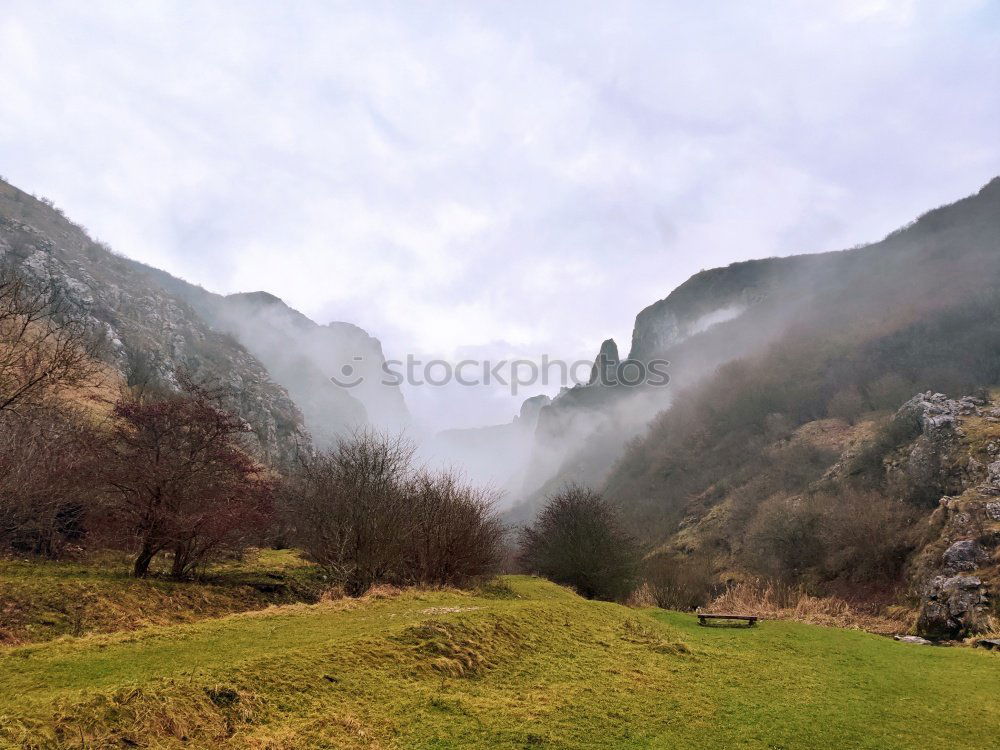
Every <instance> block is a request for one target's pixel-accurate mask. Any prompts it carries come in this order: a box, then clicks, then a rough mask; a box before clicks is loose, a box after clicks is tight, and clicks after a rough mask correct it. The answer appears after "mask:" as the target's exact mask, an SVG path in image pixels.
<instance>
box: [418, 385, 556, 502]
mask: <svg viewBox="0 0 1000 750" xmlns="http://www.w3.org/2000/svg"><path fill="white" fill-rule="evenodd" d="M550 403H551V399H550V398H549V397H548V396H533V397H531V398H529V399H526V400H525V401H524V403H523V404H521V409H520V412H519V413H518V414H517V416H515V417H514V419H513V420H512V421H511V422H508V423H507V424H498V425H489V426H486V427H474V428H468V429H454V430H443V431H441V432H439V433H438V434H437V435H435V436H434V438H433V439H432V440H431V441H430V444H429V445H428V446H426V448H425V452H426V454H427V456H428V458H429V459H430V460H432V461H433V462H434V463H435V464H439V465H446V466H448V465H450V466H454V467H456V468H459V469H461V470H462V471H463V472H464V473H465V475H466V476H467V477H468V478H469V479H470V480H472V481H474V482H477V483H481V484H489V485H492V486H494V487H496V488H497V489H500V490H503V491H504V492H506V493H507V494H508V495H514V494H515V493H519V492H520V490H521V487H522V486H523V484H524V468H525V466H526V464H527V462H528V459H529V457H530V454H531V449H532V440H533V437H532V436H533V435H534V432H535V428H536V427H537V425H538V415H539V414H540V413H541V410H542V409H543V408H544V407H546V406H548V405H549V404H550Z"/></svg>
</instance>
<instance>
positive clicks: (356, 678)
mask: <svg viewBox="0 0 1000 750" xmlns="http://www.w3.org/2000/svg"><path fill="white" fill-rule="evenodd" d="M507 583H508V586H507V587H506V588H503V587H501V588H503V591H504V595H503V596H498V595H497V593H496V590H495V589H492V590H487V591H481V592H459V591H403V592H383V593H382V594H381V595H379V596H372V597H369V598H367V599H364V600H360V601H358V600H340V601H324V602H321V603H319V604H315V605H304V604H296V605H288V606H283V607H275V608H270V609H267V610H263V611H258V612H248V613H243V614H236V615H230V616H227V617H222V618H218V619H209V620H202V621H200V622H195V623H190V624H183V625H172V626H150V627H146V628H143V629H140V630H137V631H134V632H122V633H115V634H104V635H90V636H84V637H81V638H63V639H59V640H56V641H52V642H49V643H41V644H34V645H28V646H20V647H7V648H4V649H0V746H4V743H6V745H7V746H10V747H69V748H79V747H91V748H92V747H150V748H180V747H187V748H191V747H196V748H201V747H218V748H230V747H231V748H303V747H309V748H345V747H347V748H349V747H385V748H396V747H398V748H411V747H419V748H424V747H428V748H430V747H434V748H448V747H455V748H458V747H490V748H523V747H535V746H537V747H560V748H563V747H565V748H585V747H594V748H598V747H599V748H606V747H616V748H619V747H624V748H629V747H633V748H640V747H642V748H645V747H664V748H672V747H681V746H683V747H693V748H701V747H704V748H718V747H744V748H775V747H782V748H826V747H829V748H844V747H852V748H918V747H926V746H942V747H950V748H981V747H986V746H989V743H990V742H991V741H992V739H995V738H996V736H997V733H998V732H1000V702H998V701H997V700H996V695H997V690H998V688H1000V669H998V667H1000V661H997V658H998V657H997V656H996V655H993V654H988V653H983V652H979V651H973V650H971V649H957V648H955V649H946V648H935V647H928V646H911V645H907V644H900V643H896V642H893V641H891V640H889V639H885V638H880V637H878V636H873V635H869V634H865V633H860V632H852V631H843V630H837V629H833V628H821V627H815V626H809V625H802V624H799V623H791V622H765V623H762V624H761V625H760V626H758V627H756V628H752V629H747V628H744V629H728V628H703V627H698V626H697V625H696V624H695V622H696V621H695V618H693V617H692V616H690V615H684V614H678V613H670V612H663V611H661V610H641V611H636V610H630V609H626V608H624V607H620V606H617V605H613V604H604V603H598V602H589V601H585V600H583V599H580V598H578V597H576V596H575V595H573V594H572V593H570V592H568V591H566V590H565V589H562V588H559V587H557V586H554V585H552V584H549V583H546V582H543V581H539V580H537V579H530V578H511V579H508V580H507ZM991 738H992V739H991Z"/></svg>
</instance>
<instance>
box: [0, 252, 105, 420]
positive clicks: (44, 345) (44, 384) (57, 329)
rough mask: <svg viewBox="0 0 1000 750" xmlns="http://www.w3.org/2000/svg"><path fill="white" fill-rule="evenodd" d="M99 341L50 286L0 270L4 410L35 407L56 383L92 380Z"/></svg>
mask: <svg viewBox="0 0 1000 750" xmlns="http://www.w3.org/2000/svg"><path fill="white" fill-rule="evenodd" d="M100 346H101V342H100V341H99V340H98V339H97V338H95V337H94V336H93V335H91V333H90V332H88V330H87V328H86V326H85V325H84V324H83V323H82V322H81V320H80V319H79V317H77V316H76V315H74V314H73V311H72V310H70V309H69V308H68V306H67V305H66V304H65V303H64V302H63V301H62V300H60V299H59V297H58V296H57V295H55V294H54V293H53V292H52V291H51V290H49V291H39V290H36V289H33V288H32V287H31V286H30V285H29V284H28V283H27V282H26V281H25V280H24V279H23V278H21V277H20V276H18V275H17V274H16V273H14V272H12V271H9V270H5V271H3V272H0V412H4V411H7V410H11V409H21V410H24V409H29V408H31V407H34V406H37V405H39V404H41V403H43V402H44V401H45V399H46V398H47V397H48V396H49V395H51V393H52V392H53V391H55V390H56V389H58V388H66V387H81V386H85V385H88V384H91V383H92V382H93V381H94V378H95V376H96V375H97V374H98V365H97V360H96V358H97V355H98V354H99V353H100Z"/></svg>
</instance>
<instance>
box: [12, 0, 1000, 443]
mask: <svg viewBox="0 0 1000 750" xmlns="http://www.w3.org/2000/svg"><path fill="white" fill-rule="evenodd" d="M998 50H1000V18H998V14H997V12H996V10H995V8H994V6H991V5H990V4H988V3H985V2H955V3H935V2H916V1H914V2H903V3H896V2H893V3H888V2H878V1H875V0H869V1H867V2H847V1H846V0H845V1H841V2H834V3H828V4H824V5H823V6H816V5H815V4H808V5H803V4H799V3H794V2H788V3H782V2H770V3H763V4H754V5H753V7H751V6H749V5H745V4H737V5H735V6H734V5H733V4H728V3H727V4H723V3H706V4H700V5H698V6H694V5H692V4H690V3H681V2H676V3H654V2H648V3H625V4H622V5H620V6H615V8H614V10H611V9H610V6H608V5H606V4H603V3H601V4H598V3H579V2H563V3H544V4H538V3H483V4H476V5H470V4H467V3H444V2H443V3H435V4H419V5H413V6H407V5H400V4H390V3H377V2H375V3H372V2H364V3H362V2H358V3H340V4H336V5H335V6H334V5H330V4H328V3H322V2H297V3H292V4H273V3H264V2H256V3H253V2H239V3H237V2H229V3H225V2H223V3H213V4H210V5H209V4H203V3H194V2H191V3H174V2H162V3H155V2H144V3H128V4H126V3H119V2H94V3H88V4H87V5H86V7H84V6H81V5H79V4H76V3H59V2H52V3H37V2H32V1H30V0H8V2H6V3H5V11H4V14H3V16H2V18H0V77H2V79H0V80H2V83H3V85H2V87H0V91H2V93H0V172H2V173H3V174H5V175H6V176H7V177H8V178H9V179H11V180H12V181H14V182H15V183H16V184H18V185H19V186H21V187H23V188H25V189H27V190H31V191H34V192H38V193H41V194H45V195H47V196H49V197H51V198H53V199H55V200H56V202H57V203H58V204H59V205H60V206H62V207H63V208H64V209H65V210H66V211H67V212H68V214H69V215H70V216H72V217H74V218H76V219H78V220H79V221H81V222H82V223H84V224H85V225H87V226H88V227H90V229H91V230H92V231H93V232H94V233H95V234H96V235H97V236H99V237H100V238H102V239H104V240H107V241H109V242H110V243H111V244H112V245H113V246H114V247H115V248H116V249H117V250H119V251H121V252H124V253H125V254H127V255H130V256H132V257H135V258H138V259H140V260H143V261H146V262H149V263H153V264H155V265H158V266H160V267H163V268H165V269H167V270H169V271H171V272H173V273H175V274H178V275H180V276H182V277H184V278H186V279H188V280H191V281H194V282H197V283H200V284H202V285H204V286H206V287H207V288H210V289H213V290H216V291H221V292H235V291H249V290H255V289H266V290H268V291H271V292H273V293H275V294H277V295H278V296H280V297H282V298H283V299H285V300H286V301H287V302H289V303H290V304H292V305H293V306H296V307H298V308H300V309H301V310H303V312H305V313H307V314H309V315H310V316H312V317H314V318H315V319H317V320H318V321H320V322H326V321H328V320H333V319H339V320H348V321H352V322H355V323H357V324H359V325H361V326H363V327H364V328H366V329H368V330H370V331H371V332H372V333H373V334H375V335H377V336H379V337H380V338H381V339H382V340H383V344H384V346H385V349H386V351H387V353H389V354H390V355H391V356H395V357H398V358H402V357H403V356H405V354H406V353H407V352H415V353H416V352H419V353H424V354H428V353H429V354H433V355H435V356H444V357H456V356H458V351H459V350H460V349H462V348H463V347H466V348H468V347H471V348H476V349H477V350H481V351H485V352H486V353H487V354H488V353H489V352H490V351H491V349H490V347H491V346H492V345H493V342H505V343H504V344H503V345H502V346H498V347H497V349H496V350H495V352H494V354H493V356H501V355H502V354H503V352H504V351H509V350H510V349H514V350H516V351H517V352H518V353H519V354H528V355H531V356H534V357H538V356H540V355H541V354H543V353H548V354H550V355H551V356H553V357H562V358H566V359H570V360H572V359H576V358H579V357H583V356H592V355H593V354H594V353H595V352H596V349H597V346H598V345H599V343H600V341H601V340H603V339H604V338H606V337H607V336H609V335H613V336H615V337H616V338H617V339H618V340H619V343H620V344H622V345H624V344H625V342H626V341H627V340H628V337H629V334H630V331H631V324H632V320H633V318H634V316H635V314H636V313H637V312H638V311H639V310H640V309H641V308H642V307H644V306H645V305H647V304H649V303H651V302H653V301H654V300H656V299H659V298H662V297H663V296H665V295H666V294H667V293H668V292H669V291H670V290H671V289H672V288H673V287H675V286H676V285H678V284H679V283H681V282H682V281H683V280H684V279H685V278H687V276H689V275H690V274H691V273H694V272H696V271H698V270H699V269H701V268H705V267H711V266H715V265H720V264H725V263H729V262H732V261H734V260H739V259H745V258H750V257H759V256H767V255H780V254H789V253H794V252H804V251H818V250H827V249H836V248H839V247H845V246H849V245H852V244H855V243H857V242H861V241H865V240H872V239H877V238H879V237H880V236H882V235H884V234H885V233H886V232H888V231H889V230H891V229H892V228H894V227H895V226H898V225H900V224H903V223H905V222H906V221H908V220H909V219H911V218H913V217H914V216H915V215H916V214H918V213H920V212H922V211H923V210H925V209H927V208H929V207H931V206H934V205H938V204H941V203H944V202H946V201H948V200H952V199H954V198H957V197H959V196H961V195H964V194H967V193H969V192H972V191H973V190H975V189H976V188H977V187H978V186H979V185H981V184H982V183H984V182H985V181H986V180H987V179H989V178H990V177H991V176H993V175H994V174H996V173H998V172H1000V142H998V141H997V139H996V133H997V132H998V126H1000V52H998ZM435 393H437V392H435ZM441 393H442V395H440V396H436V395H434V394H422V395H420V396H419V397H416V396H414V400H415V401H418V402H419V404H420V406H419V407H418V408H417V412H418V416H422V417H424V418H425V420H426V421H427V422H428V424H431V425H433V426H446V425H449V424H456V423H463V424H474V423H482V422H486V421H495V420H499V419H501V418H502V419H506V418H509V416H510V415H511V414H513V413H514V411H516V403H515V401H514V400H512V399H510V398H501V397H498V396H497V394H490V395H489V397H485V396H484V397H482V398H478V397H477V398H473V397H471V396H470V397H469V398H462V399H455V398H453V397H452V396H448V395H447V394H444V393H443V392H441Z"/></svg>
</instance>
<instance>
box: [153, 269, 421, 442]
mask: <svg viewBox="0 0 1000 750" xmlns="http://www.w3.org/2000/svg"><path fill="white" fill-rule="evenodd" d="M136 266H137V267H139V268H141V269H142V270H143V271H144V272H145V273H146V274H148V275H149V276H150V277H151V278H152V279H153V280H154V281H156V282H157V283H158V284H159V285H160V286H161V287H163V288H164V289H167V290H169V291H170V293H171V294H173V295H174V296H175V297H177V298H179V299H181V300H183V301H184V302H186V303H187V304H189V305H190V306H191V307H192V308H193V309H195V310H196V311H197V312H198V313H199V315H201V316H202V317H203V318H204V319H205V320H206V321H208V322H209V323H210V324H211V325H212V326H213V327H214V328H216V329H218V330H220V331H224V332H226V333H228V334H230V335H232V336H233V337H235V338H236V339H237V340H238V341H239V342H240V343H241V344H243V346H245V347H246V348H247V350H248V351H249V352H250V353H251V354H253V355H254V356H255V357H256V358H257V359H259V360H260V361H261V362H262V363H263V364H264V365H265V366H266V367H267V369H268V371H269V372H270V373H271V376H272V377H273V378H274V379H275V380H276V381H277V382H278V383H280V384H281V385H282V386H284V387H285V388H286V389H287V390H288V392H289V394H290V395H291V397H292V399H293V400H294V401H295V403H296V404H297V405H298V406H299V408H300V409H301V410H302V413H303V416H304V419H305V424H306V427H307V428H308V430H309V432H310V434H311V435H312V436H313V439H314V440H315V441H316V443H317V444H319V445H329V444H330V443H331V442H332V441H333V440H334V439H335V438H336V436H337V435H339V434H342V433H343V432H345V431H349V430H351V429H353V428H355V427H358V426H360V425H366V424H367V425H371V426H373V427H376V428H378V429H382V430H387V431H390V432H398V431H400V430H402V429H405V428H406V427H407V426H408V425H409V423H410V417H409V413H408V411H407V408H406V404H405V403H404V401H403V395H402V393H401V392H400V390H399V386H398V385H396V384H395V383H388V382H387V383H385V384H383V382H382V380H383V378H384V372H383V367H384V366H385V356H384V355H383V353H382V344H381V343H380V342H379V340H378V339H376V338H374V337H372V336H370V335H368V333H366V332H365V331H364V330H362V329H361V328H359V327H358V326H355V325H352V324H351V323H341V322H333V323H329V324H327V325H318V324H317V323H315V322H313V321H312V320H310V319H309V318H307V317H306V316H305V315H303V314H302V313H300V312H298V311H297V310H294V309H293V308H291V307H289V306H288V305H286V304H285V303H284V302H283V301H282V300H280V299H279V298H277V297H275V296H274V295H272V294H268V293H267V292H250V293H243V294H231V295H228V296H222V295H219V294H213V293H212V292H209V291H207V290H205V289H203V288H201V287H200V286H196V285H194V284H190V283H188V282H185V281H182V280H180V279H177V278H175V277H173V276H171V275H170V274H168V273H166V272H165V271H161V270H159V269H156V268H151V267H149V266H145V265H143V264H139V263H136ZM345 368H348V369H347V370H345ZM345 372H347V373H348V374H347V375H345ZM331 377H337V378H338V379H340V380H341V382H343V383H348V384H350V383H354V382H355V381H360V382H358V383H357V385H355V386H353V387H349V388H348V387H341V386H339V385H337V384H336V383H334V382H333V380H331Z"/></svg>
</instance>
